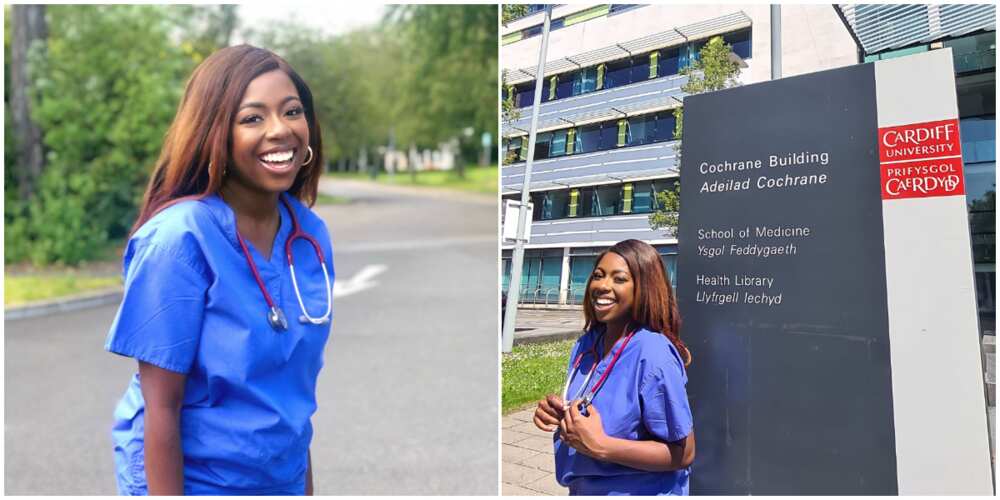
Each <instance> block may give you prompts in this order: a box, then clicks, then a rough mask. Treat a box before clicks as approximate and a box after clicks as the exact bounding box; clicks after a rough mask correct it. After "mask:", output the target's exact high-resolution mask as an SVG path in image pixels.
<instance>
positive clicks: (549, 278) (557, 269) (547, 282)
mask: <svg viewBox="0 0 1000 500" xmlns="http://www.w3.org/2000/svg"><path fill="white" fill-rule="evenodd" d="M560 253H561V251H560ZM560 277H562V255H560V256H558V257H555V256H552V257H549V256H546V257H544V258H542V275H541V283H540V285H541V287H542V290H541V293H540V294H539V297H538V300H540V301H542V302H545V301H546V299H548V302H549V303H552V302H553V299H554V301H555V302H558V301H559V278H560Z"/></svg>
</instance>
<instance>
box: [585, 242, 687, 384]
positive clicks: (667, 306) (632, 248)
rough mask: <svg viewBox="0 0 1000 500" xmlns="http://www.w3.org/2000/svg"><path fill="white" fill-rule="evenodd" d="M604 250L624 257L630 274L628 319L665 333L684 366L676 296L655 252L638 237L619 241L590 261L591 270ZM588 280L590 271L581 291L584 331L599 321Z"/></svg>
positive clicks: (683, 347) (606, 252) (684, 355)
mask: <svg viewBox="0 0 1000 500" xmlns="http://www.w3.org/2000/svg"><path fill="white" fill-rule="evenodd" d="M608 252H611V253H614V254H616V255H618V256H619V257H621V258H622V259H624V260H625V263H626V264H628V271H629V273H630V274H631V275H632V281H633V283H634V287H633V290H634V293H635V299H634V300H633V301H632V321H634V322H635V323H638V324H639V325H641V326H643V327H645V328H647V329H649V330H650V331H654V332H660V333H662V334H663V335H666V337H667V338H668V339H670V342H672V343H673V344H674V347H676V348H677V351H678V352H680V354H681V357H682V358H683V359H684V366H688V365H690V364H691V359H692V358H691V351H690V350H689V349H688V347H687V345H685V344H684V341H682V340H681V336H680V330H681V316H680V313H678V312H677V298H676V297H675V296H674V290H673V288H671V286H670V277H669V276H667V270H666V269H665V268H664V267H663V261H662V260H661V259H660V254H659V252H657V251H656V249H655V248H653V247H652V246H651V245H650V244H648V243H645V242H642V241H639V240H625V241H620V242H618V243H615V245H614V246H612V247H611V248H609V249H607V250H605V251H603V252H601V254H600V255H598V256H597V260H596V261H595V262H594V269H595V270H596V269H597V265H598V264H599V263H600V262H601V259H602V258H604V256H605V255H607V254H608ZM592 279H594V273H593V271H591V273H590V278H589V279H588V280H587V293H584V294H583V315H584V318H586V326H585V328H586V329H587V330H589V329H591V328H592V327H594V326H597V325H600V324H601V322H600V321H597V317H596V314H595V313H594V302H593V299H592V298H591V297H590V280H592Z"/></svg>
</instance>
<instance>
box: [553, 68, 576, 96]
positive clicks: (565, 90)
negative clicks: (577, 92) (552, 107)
mask: <svg viewBox="0 0 1000 500" xmlns="http://www.w3.org/2000/svg"><path fill="white" fill-rule="evenodd" d="M573 80H574V78H573V75H572V74H561V75H559V81H558V82H556V99H565V98H567V97H572V96H573Z"/></svg>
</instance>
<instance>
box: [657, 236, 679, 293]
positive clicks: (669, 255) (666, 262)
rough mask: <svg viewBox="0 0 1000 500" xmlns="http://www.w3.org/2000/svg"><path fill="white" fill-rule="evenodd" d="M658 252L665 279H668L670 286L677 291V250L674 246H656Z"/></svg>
mask: <svg viewBox="0 0 1000 500" xmlns="http://www.w3.org/2000/svg"><path fill="white" fill-rule="evenodd" d="M656 250H657V251H658V252H659V253H660V260H661V261H662V262H663V269H664V270H665V271H666V272H667V279H668V280H670V287H671V288H673V289H674V291H675V292H676V291H677V250H676V249H675V248H674V247H657V248H656Z"/></svg>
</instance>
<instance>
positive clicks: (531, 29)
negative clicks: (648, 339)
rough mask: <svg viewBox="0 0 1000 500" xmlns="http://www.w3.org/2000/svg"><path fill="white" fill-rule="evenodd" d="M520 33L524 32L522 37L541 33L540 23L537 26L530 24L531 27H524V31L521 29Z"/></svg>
mask: <svg viewBox="0 0 1000 500" xmlns="http://www.w3.org/2000/svg"><path fill="white" fill-rule="evenodd" d="M522 33H524V35H523V37H524V38H530V37H533V36H536V35H541V34H542V25H541V24H539V25H537V26H531V27H528V28H524V31H522Z"/></svg>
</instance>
